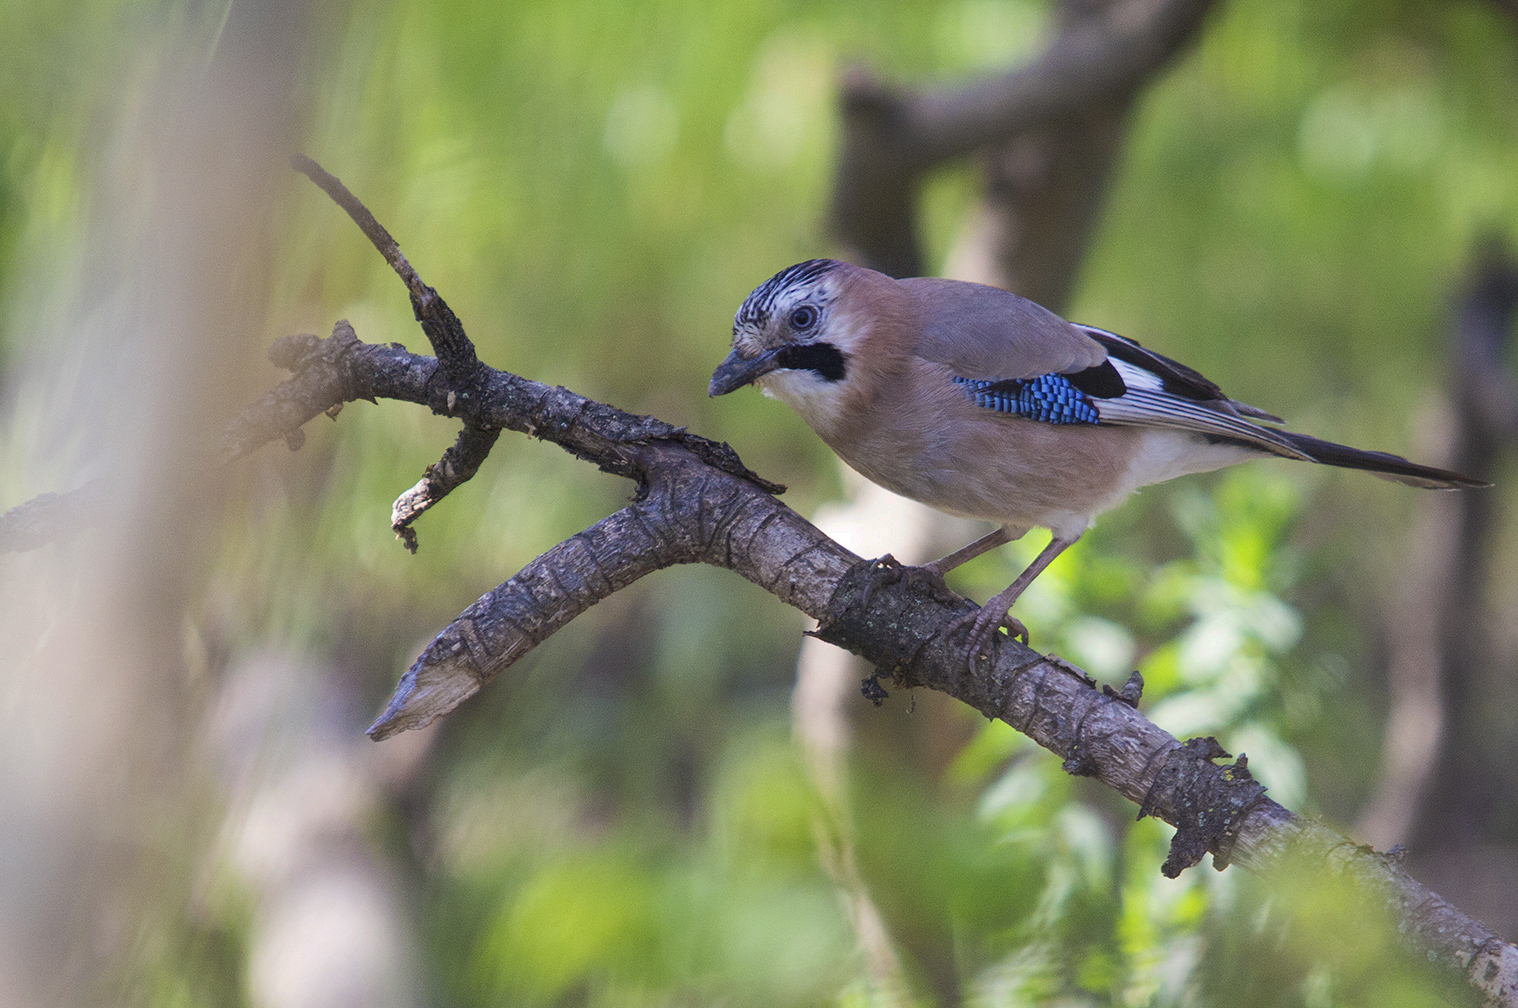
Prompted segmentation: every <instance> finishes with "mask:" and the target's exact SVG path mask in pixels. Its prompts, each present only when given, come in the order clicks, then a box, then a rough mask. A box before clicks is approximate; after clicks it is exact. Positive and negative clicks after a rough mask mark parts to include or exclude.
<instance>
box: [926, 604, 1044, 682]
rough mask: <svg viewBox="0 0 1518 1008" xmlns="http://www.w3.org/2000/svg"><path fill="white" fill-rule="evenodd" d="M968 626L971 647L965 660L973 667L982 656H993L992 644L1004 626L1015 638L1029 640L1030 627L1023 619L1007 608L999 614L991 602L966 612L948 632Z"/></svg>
mask: <svg viewBox="0 0 1518 1008" xmlns="http://www.w3.org/2000/svg"><path fill="white" fill-rule="evenodd" d="M966 627H968V628H969V638H970V640H969V643H970V647H969V650H968V651H966V652H965V660H966V661H967V662H968V663H969V665H970V667H971V668H972V669H973V668H974V667H975V665H976V663H977V662H979V661H980V659H981V656H985V657H986V658H990V657H991V645H992V643H993V642H994V641H995V640H996V635H997V634H998V633H999V632H1000V631H1001V628H1002V627H1006V628H1007V632H1008V633H1010V634H1011V635H1012V637H1013V638H1014V639H1015V640H1020V641H1022V642H1023V644H1024V645H1026V644H1028V641H1029V637H1028V628H1027V627H1026V626H1024V625H1023V621H1022V620H1020V619H1018V618H1017V617H1016V616H1013V615H1012V614H1011V613H1010V612H1007V611H1005V610H1003V611H1002V612H1001V614H1000V616H998V615H997V611H996V608H995V607H994V606H991V605H989V604H988V605H985V606H982V607H981V608H979V609H977V610H975V611H974V612H970V613H965V614H964V615H963V616H961V617H960V618H959V619H957V620H955V621H954V622H953V623H952V624H951V625H950V626H949V629H948V630H947V631H946V633H949V634H955V633H958V632H959V631H960V630H962V629H965V628H966Z"/></svg>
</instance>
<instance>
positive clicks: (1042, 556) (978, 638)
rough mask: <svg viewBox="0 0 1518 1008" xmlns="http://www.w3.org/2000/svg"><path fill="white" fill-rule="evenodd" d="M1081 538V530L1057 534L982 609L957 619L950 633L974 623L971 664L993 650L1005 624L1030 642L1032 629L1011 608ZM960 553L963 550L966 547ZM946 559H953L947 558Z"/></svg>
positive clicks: (971, 625)
mask: <svg viewBox="0 0 1518 1008" xmlns="http://www.w3.org/2000/svg"><path fill="white" fill-rule="evenodd" d="M988 538H989V537H988ZM1079 538H1080V533H1079V532H1077V533H1076V534H1075V535H1073V536H1061V535H1058V534H1056V535H1055V536H1054V538H1052V539H1050V540H1049V545H1047V546H1045V547H1044V549H1043V552H1041V553H1039V555H1038V556H1036V557H1034V558H1033V562H1032V563H1030V564H1029V565H1028V569H1027V570H1025V571H1023V572H1022V573H1021V574H1019V575H1017V580H1015V581H1013V582H1012V583H1011V584H1009V585H1007V587H1006V588H1004V589H1002V590H1001V591H1000V592H998V593H997V594H996V595H995V596H993V597H992V598H991V600H990V601H989V602H987V603H986V604H985V605H983V606H981V607H980V610H979V611H977V612H973V613H966V614H965V615H964V616H961V617H960V618H959V619H958V620H956V621H955V623H954V625H953V626H951V627H950V628H949V631H948V632H949V633H953V632H955V631H957V630H958V629H959V628H960V627H962V626H965V625H966V624H968V625H969V626H970V650H969V653H968V657H969V660H970V662H971V664H974V662H975V659H976V658H978V657H979V656H980V655H981V654H982V653H984V652H988V651H989V650H990V647H991V640H992V638H993V637H995V635H996V631H997V630H998V629H999V628H1001V627H1003V626H1005V627H1006V628H1007V629H1008V630H1010V631H1011V632H1012V636H1014V637H1019V638H1021V639H1022V642H1023V643H1024V644H1026V643H1028V628H1027V627H1025V626H1023V623H1022V620H1020V619H1018V618H1017V617H1015V616H1013V615H1012V614H1011V613H1010V612H1009V611H1008V610H1010V609H1011V608H1012V603H1014V602H1016V601H1017V598H1018V596H1019V595H1021V594H1022V593H1023V591H1024V590H1025V589H1026V588H1027V587H1028V586H1029V585H1030V584H1032V583H1033V579H1034V578H1036V577H1038V576H1039V575H1040V574H1042V573H1043V572H1044V568H1046V567H1048V566H1049V564H1051V563H1053V562H1054V558H1055V557H1057V556H1059V555H1060V554H1061V553H1063V552H1064V551H1065V550H1067V549H1069V548H1070V546H1071V545H1072V544H1074V542H1075V541H1076V540H1077V539H1079ZM975 545H978V543H971V544H970V546H967V547H965V549H969V548H971V547H972V546H975ZM960 552H961V553H962V552H964V550H961V551H960ZM951 555H952V554H951ZM944 559H949V558H948V557H945V558H944Z"/></svg>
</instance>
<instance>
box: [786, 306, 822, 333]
mask: <svg viewBox="0 0 1518 1008" xmlns="http://www.w3.org/2000/svg"><path fill="white" fill-rule="evenodd" d="M816 324H817V309H816V308H813V307H812V306H811V305H809V304H804V305H802V306H801V307H800V308H797V309H796V310H795V311H793V312H791V328H792V329H810V328H812V326H814V325H816Z"/></svg>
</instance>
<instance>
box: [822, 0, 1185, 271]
mask: <svg viewBox="0 0 1518 1008" xmlns="http://www.w3.org/2000/svg"><path fill="white" fill-rule="evenodd" d="M1211 7H1212V0H1116V2H1110V3H1100V4H1098V3H1094V2H1092V0H1077V2H1072V3H1069V4H1067V5H1066V7H1065V9H1064V11H1063V12H1062V14H1063V16H1062V18H1061V23H1060V26H1059V30H1058V33H1057V34H1056V36H1055V38H1054V40H1053V41H1052V42H1051V43H1050V44H1049V46H1048V47H1047V48H1046V49H1045V50H1044V51H1043V53H1042V54H1040V55H1039V56H1038V57H1037V58H1035V59H1034V60H1033V61H1032V62H1030V63H1028V64H1026V65H1024V66H1021V67H1019V68H1017V69H1016V70H1013V71H1010V72H1008V73H1003V74H998V75H995V76H991V77H986V78H983V79H981V80H979V81H976V82H973V83H971V84H968V85H962V86H958V87H949V88H941V89H925V90H921V91H911V90H907V89H899V88H895V87H892V86H890V85H888V84H886V83H884V82H882V81H880V80H878V79H877V78H875V77H874V76H873V75H871V74H869V73H867V72H865V71H863V70H855V71H853V72H851V73H850V74H849V75H848V77H847V78H846V79H845V81H844V85H843V95H842V112H843V148H842V150H841V152H840V154H839V159H838V166H837V173H836V176H835V181H834V189H833V221H834V226H835V227H836V229H837V230H838V233H839V234H840V236H841V237H842V238H843V240H844V241H845V242H846V243H847V244H849V245H850V246H852V247H853V249H854V250H855V253H856V255H857V256H858V257H859V259H860V261H861V262H863V263H864V264H865V265H868V266H871V267H873V268H875V269H879V270H881V271H883V272H886V273H890V274H892V275H893V276H914V275H918V274H920V273H922V271H923V270H922V255H921V250H920V248H919V243H918V239H917V230H916V223H915V220H914V212H915V205H916V188H917V185H918V183H919V182H920V180H921V179H922V177H923V175H924V174H925V173H926V172H928V171H929V170H931V169H932V168H934V167H936V166H938V165H940V164H943V163H944V162H946V161H949V160H951V159H953V158H956V157H962V156H964V155H966V154H970V153H972V152H974V151H977V150H984V149H987V148H990V147H995V146H998V145H1001V144H1004V143H1006V142H1008V141H1010V140H1012V139H1013V138H1014V137H1017V136H1018V135H1019V134H1021V133H1023V132H1024V131H1027V130H1030V129H1035V128H1045V127H1050V126H1056V125H1059V124H1070V123H1081V122H1083V121H1087V122H1092V121H1098V120H1100V119H1102V118H1110V117H1111V115H1112V112H1113V110H1124V109H1126V107H1127V105H1128V103H1129V102H1131V100H1132V98H1133V96H1134V95H1135V94H1137V92H1138V90H1139V89H1140V88H1141V87H1142V86H1143V85H1144V84H1145V83H1146V82H1147V81H1148V79H1149V78H1150V76H1151V75H1152V74H1153V73H1154V72H1156V71H1157V70H1159V69H1160V68H1161V67H1162V66H1164V65H1165V63H1166V62H1168V61H1169V60H1170V59H1171V57H1173V56H1174V55H1175V54H1176V53H1177V52H1179V51H1180V50H1181V49H1182V48H1184V47H1185V45H1186V44H1187V43H1188V42H1189V41H1190V39H1191V38H1192V37H1194V35H1195V33H1196V31H1197V29H1198V28H1199V27H1200V25H1201V22H1202V20H1203V18H1204V17H1205V15H1206V14H1207V11H1208V10H1209V9H1211ZM1098 174H1099V175H1101V174H1104V170H1103V171H1102V172H1098ZM1041 296H1042V294H1041ZM1050 300H1053V299H1050Z"/></svg>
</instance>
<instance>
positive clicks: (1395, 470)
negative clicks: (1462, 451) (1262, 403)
mask: <svg viewBox="0 0 1518 1008" xmlns="http://www.w3.org/2000/svg"><path fill="white" fill-rule="evenodd" d="M1272 433H1274V434H1276V435H1278V436H1279V437H1281V438H1283V439H1285V440H1286V441H1289V442H1290V443H1291V445H1292V447H1294V448H1296V449H1298V450H1299V451H1301V452H1302V453H1303V454H1305V455H1307V456H1309V457H1310V458H1311V459H1312V460H1313V461H1314V462H1321V463H1323V464H1324V465H1331V466H1339V467H1341V468H1344V469H1364V470H1365V471H1366V472H1370V473H1375V474H1376V475H1377V476H1380V477H1381V478H1382V479H1389V480H1396V481H1397V482H1398V483H1406V484H1407V485H1408V486H1415V487H1426V488H1428V489H1430V490H1458V489H1464V488H1471V487H1487V486H1491V484H1490V483H1488V482H1486V481H1485V480H1478V479H1471V478H1470V477H1469V476H1462V475H1460V474H1459V473H1457V472H1450V471H1449V470H1448V469H1435V468H1434V467H1433V466H1426V465H1419V464H1418V463H1416V462H1409V461H1408V460H1407V459H1405V458H1403V457H1402V456H1400V455H1392V454H1389V453H1387V452H1378V451H1363V450H1361V449H1359V448H1351V447H1349V446H1348V445H1341V444H1334V443H1333V442H1332V441H1324V440H1322V439H1320V438H1315V437H1311V436H1309V435H1307V434H1294V433H1292V432H1290V431H1283V430H1278V431H1272Z"/></svg>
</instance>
